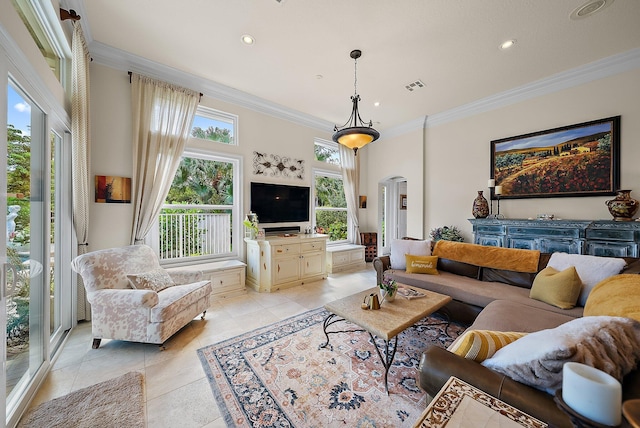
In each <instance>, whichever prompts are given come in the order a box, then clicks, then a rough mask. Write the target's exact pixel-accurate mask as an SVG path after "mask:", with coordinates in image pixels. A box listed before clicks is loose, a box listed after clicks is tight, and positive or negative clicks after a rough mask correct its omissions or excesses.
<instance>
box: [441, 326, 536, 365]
mask: <svg viewBox="0 0 640 428" xmlns="http://www.w3.org/2000/svg"><path fill="white" fill-rule="evenodd" d="M526 334H527V333H519V332H514V331H490V330H469V331H467V332H465V333H464V334H463V335H462V336H460V338H459V339H458V340H456V341H455V342H454V343H453V344H451V346H450V347H449V351H450V352H453V353H454V354H456V355H460V356H461V357H463V358H466V359H467V360H473V361H477V362H478V363H481V362H483V361H484V360H486V359H487V358H491V357H492V356H493V354H495V353H496V352H497V351H498V349H500V348H503V347H505V346H507V345H508V344H510V343H511V342H515V341H516V340H518V339H520V338H521V337H523V336H525V335H526Z"/></svg>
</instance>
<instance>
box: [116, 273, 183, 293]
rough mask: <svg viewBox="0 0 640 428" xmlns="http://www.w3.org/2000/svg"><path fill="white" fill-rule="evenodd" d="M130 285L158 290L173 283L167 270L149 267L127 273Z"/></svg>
mask: <svg viewBox="0 0 640 428" xmlns="http://www.w3.org/2000/svg"><path fill="white" fill-rule="evenodd" d="M127 279H129V283H130V284H131V287H132V288H134V289H136V290H153V291H155V292H159V291H162V290H164V289H165V288H169V287H171V286H173V285H175V284H174V283H173V280H172V279H171V276H170V275H169V272H167V271H166V270H164V269H162V268H160V267H159V268H156V269H151V270H150V271H148V272H142V273H133V274H129V275H127Z"/></svg>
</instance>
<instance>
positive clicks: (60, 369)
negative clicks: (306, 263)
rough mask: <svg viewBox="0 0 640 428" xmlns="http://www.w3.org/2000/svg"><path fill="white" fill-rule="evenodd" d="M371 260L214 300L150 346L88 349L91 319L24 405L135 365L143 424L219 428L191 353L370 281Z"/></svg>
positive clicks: (105, 345) (110, 345) (73, 334)
mask: <svg viewBox="0 0 640 428" xmlns="http://www.w3.org/2000/svg"><path fill="white" fill-rule="evenodd" d="M375 282H376V280H375V271H374V270H373V267H372V265H371V263H368V264H367V266H366V268H364V269H362V270H359V271H350V272H343V273H336V274H331V275H329V278H327V279H325V280H323V281H317V282H312V283H309V284H304V285H301V286H297V287H293V288H289V289H286V290H280V291H277V292H275V293H257V292H255V291H253V290H252V289H250V288H247V294H246V295H245V296H241V297H234V298H226V299H217V300H215V301H214V302H213V303H212V305H211V307H210V308H209V310H207V315H206V319H205V320H204V321H201V320H200V318H199V317H198V318H196V319H194V320H193V321H192V322H191V323H190V324H188V325H187V326H186V327H184V328H183V329H182V330H180V331H179V332H178V333H176V334H175V335H174V336H173V337H172V338H171V339H169V340H168V341H167V342H166V350H164V351H160V350H159V348H158V347H157V346H155V345H149V344H140V343H130V342H122V341H111V340H107V339H105V340H103V341H102V344H101V345H100V348H99V349H91V341H92V338H91V324H90V323H88V322H85V323H81V324H79V325H78V327H77V328H75V329H74V330H73V331H72V332H71V334H70V337H69V338H68V340H67V342H66V345H65V347H64V349H63V350H62V351H61V353H60V355H59V357H58V358H57V360H56V361H55V363H54V365H53V369H52V370H51V372H50V373H49V375H48V376H47V378H46V380H45V382H44V383H43V385H42V387H41V388H40V390H39V391H38V393H37V395H36V397H35V398H34V400H33V402H32V404H31V406H35V405H38V404H40V403H42V402H44V401H47V400H50V399H52V398H56V397H59V396H62V395H65V394H68V393H69V392H71V391H75V390H77V389H80V388H84V387H86V386H90V385H93V384H96V383H98V382H102V381H105V380H107V379H111V378H114V377H118V376H120V375H123V374H125V373H127V372H129V371H132V370H135V371H139V372H142V373H144V375H145V382H146V385H145V387H146V400H147V401H146V414H147V425H148V426H149V427H154V428H155V427H180V428H190V427H196V428H200V427H206V428H214V427H225V426H226V425H225V423H224V420H223V419H222V417H221V415H220V411H219V410H218V407H217V405H216V402H215V400H214V398H213V394H212V392H211V388H210V386H209V383H208V381H207V379H206V377H205V373H204V370H203V369H202V365H201V364H200V360H199V358H198V355H197V353H196V351H197V350H198V349H199V348H202V347H204V346H206V345H210V344H213V343H216V342H219V341H220V340H223V339H227V338H230V337H234V336H237V335H239V334H241V333H244V332H247V331H250V330H253V329H256V328H258V327H261V326H265V325H268V324H271V323H274V322H276V321H279V320H282V319H285V318H288V317H290V316H293V315H297V314H299V313H302V312H305V311H307V310H310V309H315V308H318V307H320V306H322V305H323V304H325V303H326V302H329V301H331V300H335V299H339V298H341V297H345V296H347V295H350V294H353V293H356V292H359V291H362V290H365V289H367V288H370V287H373V286H375Z"/></svg>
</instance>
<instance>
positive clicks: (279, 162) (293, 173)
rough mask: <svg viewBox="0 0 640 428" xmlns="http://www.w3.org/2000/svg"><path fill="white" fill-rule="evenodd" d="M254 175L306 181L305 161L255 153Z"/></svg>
mask: <svg viewBox="0 0 640 428" xmlns="http://www.w3.org/2000/svg"><path fill="white" fill-rule="evenodd" d="M253 175H264V176H267V177H286V178H297V179H298V180H304V160H302V159H292V158H289V157H286V156H278V155H274V154H268V153H261V152H253Z"/></svg>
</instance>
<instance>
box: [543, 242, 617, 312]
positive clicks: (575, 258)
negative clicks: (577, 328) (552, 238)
mask: <svg viewBox="0 0 640 428" xmlns="http://www.w3.org/2000/svg"><path fill="white" fill-rule="evenodd" d="M626 264H627V263H626V262H625V261H624V259H617V258H613V257H598V256H586V255H582V254H567V253H553V254H551V258H549V262H548V263H547V266H549V267H552V268H554V269H555V270H558V271H563V270H565V269H567V268H569V267H571V266H575V267H576V271H577V272H578V276H580V279H581V280H582V290H581V291H580V297H578V305H579V306H584V305H585V304H586V303H587V297H589V293H591V289H592V288H593V287H595V285H596V284H597V283H599V282H600V281H602V280H603V279H607V278H609V277H610V276H613V275H617V274H619V273H620V272H621V271H622V269H624V267H625V266H626Z"/></svg>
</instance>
